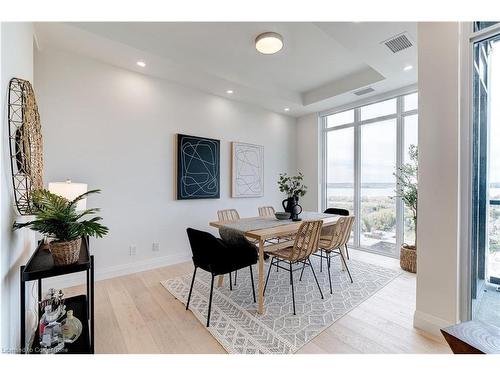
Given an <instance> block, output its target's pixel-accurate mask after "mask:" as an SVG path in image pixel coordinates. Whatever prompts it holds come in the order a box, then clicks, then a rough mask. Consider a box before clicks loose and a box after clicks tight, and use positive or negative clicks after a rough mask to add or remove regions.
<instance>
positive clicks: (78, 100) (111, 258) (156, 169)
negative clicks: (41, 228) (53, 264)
mask: <svg viewBox="0 0 500 375" xmlns="http://www.w3.org/2000/svg"><path fill="white" fill-rule="evenodd" d="M35 83H36V87H37V94H38V101H39V109H40V114H41V119H42V129H43V136H44V152H45V166H46V169H45V182H46V183H47V182H50V181H64V180H65V179H66V178H71V179H72V180H73V181H75V182H85V183H87V184H88V185H89V188H100V189H102V194H101V195H99V196H94V197H90V198H89V200H88V202H87V206H88V207H94V206H95V207H101V208H102V216H103V217H104V223H105V224H106V225H108V226H109V228H110V233H109V235H108V236H107V237H106V238H104V239H95V240H91V246H92V249H93V252H94V254H95V257H96V269H97V274H98V275H97V276H98V277H109V276H113V275H117V274H121V273H126V272H130V271H134V270H138V269H146V268H149V267H154V266H160V265H162V264H169V263H175V262H179V261H182V260H187V259H190V256H191V253H190V250H189V246H188V241H187V237H186V228H187V227H189V226H192V227H195V228H200V229H208V222H209V221H211V220H216V218H217V215H216V211H217V210H218V209H223V208H236V209H237V210H238V211H239V212H240V215H242V216H251V215H253V216H255V215H257V214H258V212H257V207H258V206H260V205H274V206H275V207H276V208H278V207H279V206H280V204H281V200H282V199H284V198H285V197H283V196H282V194H281V193H280V192H279V191H278V189H277V185H276V181H277V179H278V175H279V173H280V172H288V173H294V172H295V171H296V164H295V154H294V151H295V145H296V134H295V127H296V120H295V119H294V118H291V117H288V116H283V115H279V114H276V113H271V112H267V111H264V110H260V109H256V108H255V107H252V106H249V105H246V104H242V103H238V102H236V101H231V100H227V99H224V98H221V97H217V96H213V95H208V94H204V93H202V92H199V91H196V90H193V89H188V88H185V87H183V86H180V85H177V84H173V83H169V82H167V81H162V80H159V79H154V78H151V77H148V76H146V75H141V74H137V73H134V72H131V71H127V70H123V69H119V68H116V67H113V66H110V65H105V64H102V63H99V62H97V61H94V60H90V59H87V58H84V57H81V56H77V55H72V54H68V53H65V52H58V51H54V50H44V51H41V52H40V53H38V54H37V55H36V56H35ZM236 95H237V93H236ZM176 133H185V134H192V135H197V136H206V137H211V138H217V139H220V140H221V179H220V181H221V199H208V200H191V201H177V200H175V199H174V177H173V176H174V172H175V170H174V162H175V158H174V150H173V149H174V135H175V134H176ZM231 141H241V142H248V143H255V144H260V145H263V146H264V154H265V168H264V169H265V196H264V197H263V198H245V199H232V198H230V193H231V189H230V188H231V185H230V142H231ZM153 242H159V243H160V251H159V252H153V251H152V243H153ZM131 244H134V245H136V246H137V254H136V255H135V256H129V246H130V245H131Z"/></svg>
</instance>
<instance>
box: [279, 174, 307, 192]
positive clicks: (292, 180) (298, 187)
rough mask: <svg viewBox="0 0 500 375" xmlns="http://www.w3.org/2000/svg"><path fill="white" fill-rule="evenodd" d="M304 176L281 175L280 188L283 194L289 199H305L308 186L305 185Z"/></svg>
mask: <svg viewBox="0 0 500 375" xmlns="http://www.w3.org/2000/svg"><path fill="white" fill-rule="evenodd" d="M303 180H304V175H303V174H302V173H301V172H299V174H298V175H297V176H288V175H287V174H286V173H280V178H279V180H278V186H279V189H280V191H281V192H282V193H285V194H286V195H287V196H288V197H289V198H291V197H303V196H304V195H305V194H306V192H307V186H306V185H304V184H303Z"/></svg>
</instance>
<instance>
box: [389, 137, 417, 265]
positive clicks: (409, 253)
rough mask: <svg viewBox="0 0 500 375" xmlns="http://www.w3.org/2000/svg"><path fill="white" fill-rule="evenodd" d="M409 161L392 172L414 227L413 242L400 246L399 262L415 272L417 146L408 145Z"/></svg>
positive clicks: (398, 193) (397, 191)
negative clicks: (412, 243)
mask: <svg viewBox="0 0 500 375" xmlns="http://www.w3.org/2000/svg"><path fill="white" fill-rule="evenodd" d="M408 151H409V156H410V161H409V162H408V163H405V164H403V165H402V166H401V167H400V168H398V170H397V172H396V173H394V175H395V176H396V179H397V183H398V184H397V190H396V194H397V196H398V197H400V198H401V199H402V200H403V203H404V204H405V206H406V207H407V208H408V209H409V210H410V212H411V215H412V216H411V219H412V221H413V225H414V228H415V244H414V245H409V244H406V243H404V244H403V245H402V246H401V251H400V255H399V264H400V266H401V268H402V269H403V270H405V271H408V272H412V273H416V272H417V198H418V181H417V176H418V148H417V146H415V145H410V148H409V150H408Z"/></svg>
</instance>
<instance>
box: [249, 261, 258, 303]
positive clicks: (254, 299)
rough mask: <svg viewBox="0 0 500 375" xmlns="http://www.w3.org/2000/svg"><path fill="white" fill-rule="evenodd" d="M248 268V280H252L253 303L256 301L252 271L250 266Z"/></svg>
mask: <svg viewBox="0 0 500 375" xmlns="http://www.w3.org/2000/svg"><path fill="white" fill-rule="evenodd" d="M248 268H250V280H252V293H253V302H254V303H255V302H257V299H256V298H255V285H254V284H253V271H252V266H249V267H248Z"/></svg>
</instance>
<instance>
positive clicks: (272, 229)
mask: <svg viewBox="0 0 500 375" xmlns="http://www.w3.org/2000/svg"><path fill="white" fill-rule="evenodd" d="M339 217H340V216H338V215H330V214H324V213H320V212H311V211H304V212H302V213H301V215H300V217H299V218H300V221H293V220H291V219H288V220H278V219H276V218H274V217H273V216H258V217H247V218H241V219H238V220H232V221H211V222H210V223H209V225H210V226H211V227H215V228H218V229H221V228H223V227H227V228H231V229H234V230H236V231H238V232H240V233H241V234H243V235H244V236H245V237H247V238H248V239H250V240H254V241H255V244H256V246H258V252H259V256H258V278H259V279H258V308H257V311H258V313H259V314H263V313H264V273H265V271H264V254H265V252H272V251H273V250H276V249H278V248H283V247H286V246H293V243H294V236H295V235H296V234H297V232H298V230H299V228H300V226H301V224H302V223H303V222H304V221H306V220H322V221H323V226H324V227H325V226H329V225H334V224H335V223H336V222H337V220H338V218H339ZM277 238H279V239H284V240H279V241H278V242H277V243H276V241H272V242H271V241H270V240H272V239H277ZM223 281H224V276H223V275H220V276H219V280H218V287H221V286H222V284H223Z"/></svg>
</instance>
